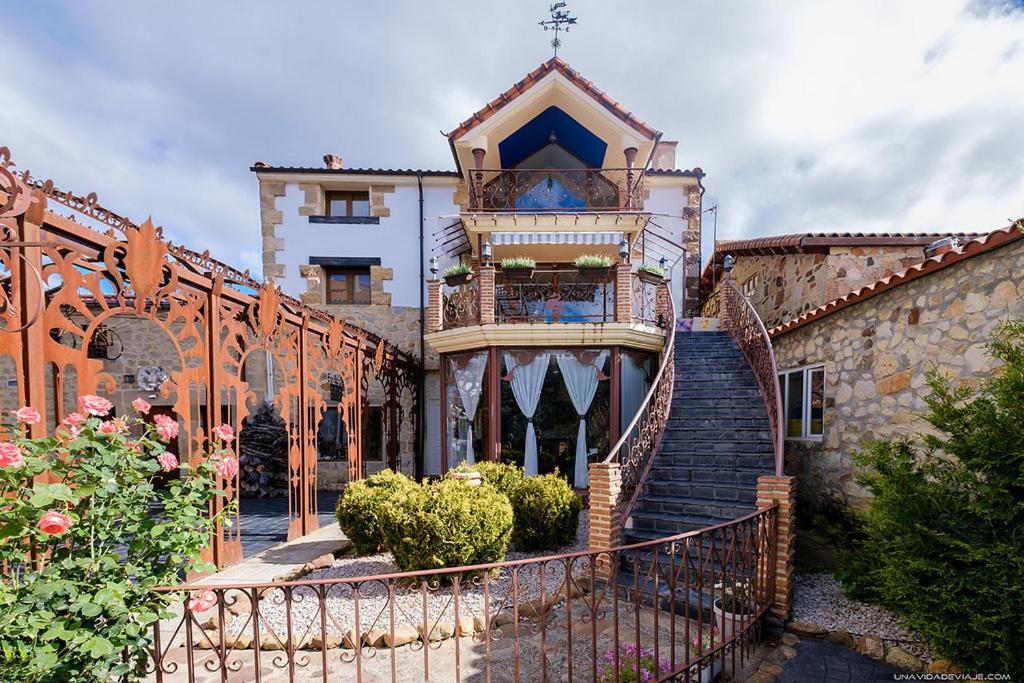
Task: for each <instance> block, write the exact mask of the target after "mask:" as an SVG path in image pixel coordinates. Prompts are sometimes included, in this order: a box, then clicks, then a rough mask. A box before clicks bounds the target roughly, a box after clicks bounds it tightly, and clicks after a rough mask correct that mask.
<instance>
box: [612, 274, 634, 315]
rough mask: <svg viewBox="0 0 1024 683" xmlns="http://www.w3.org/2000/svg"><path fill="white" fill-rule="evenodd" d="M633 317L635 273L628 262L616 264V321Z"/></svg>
mask: <svg viewBox="0 0 1024 683" xmlns="http://www.w3.org/2000/svg"><path fill="white" fill-rule="evenodd" d="M632 319H633V273H632V268H631V267H630V265H629V264H628V263H619V264H618V265H616V266H615V322H617V323H628V322H629V321H630V320H632Z"/></svg>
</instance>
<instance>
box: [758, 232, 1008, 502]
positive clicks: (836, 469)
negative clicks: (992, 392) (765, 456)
mask: <svg viewBox="0 0 1024 683" xmlns="http://www.w3.org/2000/svg"><path fill="white" fill-rule="evenodd" d="M1022 272H1024V240H1018V241H1016V242H1013V243H1011V244H1009V245H1007V246H1004V247H1002V248H1000V249H997V250H995V251H992V252H989V253H986V254H981V255H979V256H975V257H973V258H970V259H967V260H965V261H963V262H960V263H957V264H954V265H952V266H950V267H947V268H944V269H942V270H940V271H937V272H935V273H934V274H932V275H927V276H925V277H921V278H918V279H916V280H913V281H911V282H908V283H906V284H903V285H899V286H897V287H895V288H893V289H891V290H889V291H887V292H884V293H882V294H879V295H877V296H874V297H871V298H869V299H866V300H864V301H863V302H861V303H857V304H854V305H852V306H849V307H847V308H844V309H841V310H839V311H837V312H835V313H833V314H831V315H828V316H825V317H823V318H819V319H818V320H815V321H812V322H810V323H808V324H806V325H804V326H802V327H799V328H796V329H795V330H793V331H792V332H788V333H785V334H782V335H779V336H776V337H775V338H774V339H773V344H774V347H775V355H776V360H777V361H778V365H779V369H780V370H786V369H791V368H797V367H800V366H804V365H809V364H814V363H824V366H825V419H824V422H825V428H824V436H823V439H822V440H821V441H820V442H814V441H787V442H786V473H787V474H790V475H794V476H796V478H797V480H798V482H799V496H800V498H801V500H802V501H803V502H805V503H807V504H809V506H810V507H811V508H818V507H821V506H824V505H826V504H828V503H830V502H831V501H835V500H838V501H842V502H846V503H848V504H853V505H857V504H859V503H862V502H863V501H864V499H865V496H866V492H865V491H864V490H863V489H862V488H861V487H860V486H858V485H857V483H856V482H855V481H854V469H853V465H852V463H851V459H850V457H851V455H852V454H853V453H855V452H856V451H858V450H859V449H861V448H863V447H864V445H865V444H866V443H867V442H868V441H870V440H872V439H888V438H893V437H897V436H911V435H914V434H917V433H921V432H924V431H926V430H927V429H928V428H929V425H928V424H927V423H926V422H925V421H924V420H923V419H922V418H921V417H920V415H921V413H922V412H923V411H924V409H925V404H924V401H923V399H922V397H921V394H922V392H924V391H926V389H927V387H925V373H926V372H927V371H928V370H929V369H930V368H932V367H938V368H939V369H940V370H942V371H944V372H946V373H948V374H950V375H951V376H952V377H954V378H955V379H958V380H963V381H968V382H977V381H979V380H982V379H984V378H986V377H988V376H990V374H991V372H992V370H993V368H994V365H995V363H994V361H993V359H992V358H991V357H989V356H988V355H987V354H986V352H985V342H986V341H987V339H988V336H989V334H990V332H991V331H992V330H993V329H994V328H995V327H996V325H997V324H999V323H1000V322H1001V321H1005V320H1007V319H1008V318H1018V319H1019V318H1024V279H1022V278H1021V277H1020V273H1022Z"/></svg>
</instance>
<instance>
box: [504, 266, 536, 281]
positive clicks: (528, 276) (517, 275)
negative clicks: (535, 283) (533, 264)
mask: <svg viewBox="0 0 1024 683" xmlns="http://www.w3.org/2000/svg"><path fill="white" fill-rule="evenodd" d="M534 270H535V269H534V268H502V269H501V272H502V274H503V275H504V276H505V279H506V280H513V281H516V282H524V281H526V280H532V279H533V271H534Z"/></svg>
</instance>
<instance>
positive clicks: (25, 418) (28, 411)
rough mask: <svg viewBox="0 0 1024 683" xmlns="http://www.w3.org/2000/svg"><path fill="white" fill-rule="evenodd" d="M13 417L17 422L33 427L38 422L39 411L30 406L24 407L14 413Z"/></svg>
mask: <svg viewBox="0 0 1024 683" xmlns="http://www.w3.org/2000/svg"><path fill="white" fill-rule="evenodd" d="M14 417H15V418H17V420H18V422H23V423H25V424H27V425H34V424H36V423H37V422H39V411H38V410H36V409H35V408H33V407H31V406H24V407H22V408H18V409H17V410H15V411H14Z"/></svg>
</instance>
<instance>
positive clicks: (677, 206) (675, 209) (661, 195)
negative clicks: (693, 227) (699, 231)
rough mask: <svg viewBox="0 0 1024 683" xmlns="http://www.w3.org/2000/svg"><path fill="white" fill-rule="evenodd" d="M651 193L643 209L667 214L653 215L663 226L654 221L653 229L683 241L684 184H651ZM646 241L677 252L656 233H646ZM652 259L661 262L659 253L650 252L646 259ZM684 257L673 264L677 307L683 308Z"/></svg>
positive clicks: (674, 295) (657, 248) (660, 250)
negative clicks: (681, 304) (652, 253)
mask: <svg viewBox="0 0 1024 683" xmlns="http://www.w3.org/2000/svg"><path fill="white" fill-rule="evenodd" d="M648 191H649V192H650V196H649V197H648V198H647V200H646V201H645V202H644V210H645V211H650V212H651V213H652V214H666V215H661V216H658V215H652V216H651V223H652V224H657V226H660V228H662V229H660V230H659V228H658V227H656V226H655V225H652V226H651V230H652V231H658V232H661V233H667V234H668V236H669V239H671V240H672V241H673V242H675V243H677V244H682V243H683V233H684V232H685V231H686V221H685V220H683V218H682V215H683V208H684V207H685V206H686V193H685V192H684V191H683V184H682V183H680V184H679V185H676V186H664V185H662V186H652V187H648ZM647 244H648V246H649V247H654V249H656V250H657V252H674V251H676V250H675V249H673V248H672V247H670V246H669V245H667V244H665V243H664V242H663V241H661V240H659V239H658V238H657V237H651V236H648V237H647ZM647 260H648V261H649V262H651V263H657V262H658V256H648V259H647ZM669 263H670V264H671V260H670V261H669ZM684 275H685V273H684V271H683V261H682V258H681V257H679V261H678V262H677V263H676V264H675V266H674V267H673V268H672V271H671V276H672V297H673V298H674V299H675V302H676V310H677V311H678V310H681V307H680V302H681V301H682V296H683V280H684Z"/></svg>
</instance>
